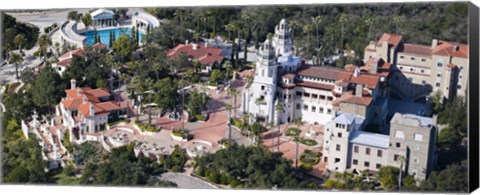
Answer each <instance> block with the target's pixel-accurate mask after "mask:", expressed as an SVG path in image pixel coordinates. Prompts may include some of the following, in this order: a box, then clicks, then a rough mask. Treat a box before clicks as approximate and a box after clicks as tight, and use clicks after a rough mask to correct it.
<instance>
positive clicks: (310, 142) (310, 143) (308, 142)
mask: <svg viewBox="0 0 480 195" xmlns="http://www.w3.org/2000/svg"><path fill="white" fill-rule="evenodd" d="M299 142H300V143H302V144H303V145H306V146H315V145H317V144H318V142H317V141H315V140H313V139H301V140H300V141H299Z"/></svg>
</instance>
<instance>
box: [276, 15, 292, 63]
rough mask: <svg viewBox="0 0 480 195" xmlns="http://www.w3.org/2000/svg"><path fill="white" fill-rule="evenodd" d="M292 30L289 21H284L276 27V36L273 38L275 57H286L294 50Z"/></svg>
mask: <svg viewBox="0 0 480 195" xmlns="http://www.w3.org/2000/svg"><path fill="white" fill-rule="evenodd" d="M292 44H293V43H292V28H290V26H289V25H288V23H287V20H285V19H282V20H281V21H280V23H279V24H278V25H277V26H276V27H275V35H274V36H273V47H275V56H279V55H282V56H285V55H288V53H289V52H290V51H291V50H292V49H293V46H292Z"/></svg>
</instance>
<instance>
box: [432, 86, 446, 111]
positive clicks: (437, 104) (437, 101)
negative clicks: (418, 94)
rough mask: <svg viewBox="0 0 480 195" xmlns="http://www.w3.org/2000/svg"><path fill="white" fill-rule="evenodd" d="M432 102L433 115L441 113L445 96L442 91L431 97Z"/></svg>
mask: <svg viewBox="0 0 480 195" xmlns="http://www.w3.org/2000/svg"><path fill="white" fill-rule="evenodd" d="M430 101H431V102H432V104H433V113H439V112H440V111H441V109H442V107H443V95H442V91H441V90H437V91H435V93H434V94H433V96H431V97H430Z"/></svg>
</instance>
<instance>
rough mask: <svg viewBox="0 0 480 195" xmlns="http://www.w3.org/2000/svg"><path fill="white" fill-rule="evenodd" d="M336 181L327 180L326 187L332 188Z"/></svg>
mask: <svg viewBox="0 0 480 195" xmlns="http://www.w3.org/2000/svg"><path fill="white" fill-rule="evenodd" d="M334 183H335V182H334V181H332V180H330V179H329V180H327V181H325V183H324V184H323V185H325V187H329V188H331V187H332V186H333V184H334Z"/></svg>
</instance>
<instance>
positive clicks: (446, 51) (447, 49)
mask: <svg viewBox="0 0 480 195" xmlns="http://www.w3.org/2000/svg"><path fill="white" fill-rule="evenodd" d="M454 48H457V49H454ZM432 54H436V55H443V56H453V57H460V58H468V57H469V56H468V45H466V44H460V43H453V42H447V41H438V45H437V47H435V48H434V49H433V51H432Z"/></svg>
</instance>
